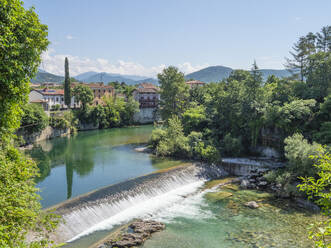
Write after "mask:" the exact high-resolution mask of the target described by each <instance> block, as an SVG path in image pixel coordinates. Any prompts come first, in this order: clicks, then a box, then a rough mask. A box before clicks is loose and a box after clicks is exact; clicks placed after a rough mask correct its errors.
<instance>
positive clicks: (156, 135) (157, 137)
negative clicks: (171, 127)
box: [149, 128, 166, 148]
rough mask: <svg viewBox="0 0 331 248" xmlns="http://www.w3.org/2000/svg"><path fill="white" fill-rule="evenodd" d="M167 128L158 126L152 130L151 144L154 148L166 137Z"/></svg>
mask: <svg viewBox="0 0 331 248" xmlns="http://www.w3.org/2000/svg"><path fill="white" fill-rule="evenodd" d="M165 135H166V130H164V129H162V128H156V129H154V130H153V132H152V136H151V138H150V141H149V144H150V145H151V146H152V148H156V147H157V145H158V144H159V143H160V141H161V140H162V139H163V138H164V137H165Z"/></svg>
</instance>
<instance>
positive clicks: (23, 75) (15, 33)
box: [0, 0, 49, 139]
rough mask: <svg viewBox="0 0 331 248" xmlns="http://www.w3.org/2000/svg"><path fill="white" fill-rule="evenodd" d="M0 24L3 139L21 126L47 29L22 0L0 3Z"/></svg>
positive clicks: (46, 42) (0, 111)
mask: <svg viewBox="0 0 331 248" xmlns="http://www.w3.org/2000/svg"><path fill="white" fill-rule="evenodd" d="M0 24H1V25H0V84H1V88H0V113H1V115H0V136H1V139H5V138H7V135H9V136H10V134H11V133H13V131H14V130H15V129H16V128H18V126H19V124H20V115H21V110H20V109H21V106H22V105H23V104H24V103H25V102H26V98H27V95H28V92H29V80H30V78H33V76H34V75H35V73H36V72H37V69H38V65H39V64H40V55H41V53H42V52H43V51H45V50H46V48H47V45H48V43H49V42H48V40H47V26H45V25H43V24H41V23H40V22H39V20H38V16H37V14H36V13H35V12H34V9H29V10H25V9H24V8H23V7H22V3H21V1H18V0H16V1H13V0H10V1H9V0H2V1H1V4H0Z"/></svg>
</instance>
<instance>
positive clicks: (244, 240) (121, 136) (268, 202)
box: [29, 125, 321, 248]
mask: <svg viewBox="0 0 331 248" xmlns="http://www.w3.org/2000/svg"><path fill="white" fill-rule="evenodd" d="M152 129H153V127H152V126H148V125H147V126H140V127H130V128H119V129H109V130H95V131H87V132H80V133H78V134H77V135H75V136H72V137H70V138H58V139H54V140H49V141H44V142H40V143H38V144H37V145H36V146H35V147H34V148H33V150H31V151H30V152H29V153H30V154H31V156H32V157H33V158H35V159H36V160H37V161H38V163H39V167H40V171H41V176H40V177H39V178H38V179H37V186H38V187H39V188H40V189H41V192H40V195H41V197H42V200H41V203H42V206H43V207H44V208H47V207H50V206H52V205H54V204H58V203H62V202H64V201H65V202H64V205H63V204H61V205H60V206H61V208H62V210H60V213H61V215H62V216H63V217H64V219H65V221H66V223H65V224H61V225H60V227H59V230H60V231H62V233H61V234H60V236H63V238H64V240H65V241H68V240H71V241H72V242H71V243H70V244H69V245H67V246H66V247H75V248H77V247H80V248H87V247H88V246H89V245H91V244H93V243H94V242H96V241H97V240H99V239H100V238H103V237H105V236H106V235H107V234H108V233H109V232H110V231H111V230H114V229H115V228H116V227H118V226H119V225H121V224H125V223H127V222H129V221H130V220H132V219H134V218H143V219H154V220H159V221H162V222H164V223H166V230H165V231H162V232H160V233H157V234H154V235H153V237H152V238H151V239H150V240H148V241H147V242H146V243H145V244H144V246H143V247H144V248H156V247H158V248H173V247H182V248H186V247H187V248H199V247H214V248H223V247H224V248H225V247H238V248H239V247H311V245H312V244H311V242H310V241H309V240H308V239H307V229H306V228H307V226H308V223H311V222H313V221H316V220H321V217H320V215H317V214H314V213H310V212H309V211H306V210H303V209H298V208H296V207H295V206H294V205H293V204H292V203H291V202H290V201H286V200H278V199H276V198H274V197H273V196H272V195H270V194H267V193H264V192H258V191H252V190H240V189H239V188H238V186H236V185H232V186H231V187H228V188H225V189H223V188H222V189H221V191H222V190H223V191H225V192H227V193H226V194H225V196H227V197H225V198H222V197H221V198H220V199H218V198H217V197H216V198H215V194H216V195H217V196H219V194H218V192H219V191H220V189H219V188H217V187H209V186H208V180H207V178H205V177H201V176H197V175H198V174H199V170H198V169H197V168H195V167H194V166H192V165H190V164H188V165H186V166H184V167H183V168H181V169H178V171H176V170H177V168H178V167H176V169H175V170H170V171H168V170H163V171H165V172H162V173H159V174H158V173H153V174H149V176H144V177H140V176H142V175H145V174H148V173H152V172H155V171H157V170H160V169H167V168H170V167H174V166H177V165H180V164H183V161H176V160H171V159H160V158H155V157H154V156H152V155H149V154H147V153H140V152H136V151H135V147H137V146H139V144H141V143H145V142H147V141H148V139H149V137H150V134H151V131H152ZM137 177H138V179H137ZM139 177H140V178H139ZM109 185H112V186H109ZM215 185H216V184H215ZM106 186H108V187H106ZM102 187H103V188H102ZM99 188H102V189H101V190H98V191H97V192H96V193H92V196H91V195H90V194H88V195H85V196H84V197H85V198H84V197H83V198H82V199H80V198H79V199H78V200H76V199H77V198H75V199H73V200H72V201H70V202H69V203H68V201H66V200H67V199H70V198H74V197H75V196H79V195H82V194H85V193H87V192H90V191H93V190H96V189H99ZM214 193H215V194H214ZM220 195H222V194H220ZM252 200H254V201H257V202H258V203H259V205H260V208H258V209H250V208H247V207H245V206H244V203H245V202H247V201H252ZM61 211H62V212H61Z"/></svg>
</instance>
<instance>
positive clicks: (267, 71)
mask: <svg viewBox="0 0 331 248" xmlns="http://www.w3.org/2000/svg"><path fill="white" fill-rule="evenodd" d="M259 71H260V72H261V73H262V76H263V79H264V80H266V79H267V78H268V77H269V76H271V75H275V76H276V77H279V78H285V77H290V76H291V75H292V74H291V72H289V71H288V70H272V69H261V70H259Z"/></svg>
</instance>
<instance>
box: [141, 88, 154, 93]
mask: <svg viewBox="0 0 331 248" xmlns="http://www.w3.org/2000/svg"><path fill="white" fill-rule="evenodd" d="M136 91H138V92H139V93H157V92H158V91H159V90H158V89H156V88H138V89H136Z"/></svg>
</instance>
